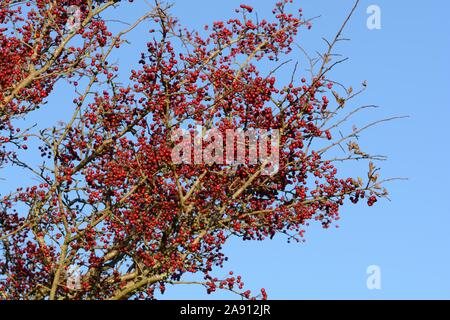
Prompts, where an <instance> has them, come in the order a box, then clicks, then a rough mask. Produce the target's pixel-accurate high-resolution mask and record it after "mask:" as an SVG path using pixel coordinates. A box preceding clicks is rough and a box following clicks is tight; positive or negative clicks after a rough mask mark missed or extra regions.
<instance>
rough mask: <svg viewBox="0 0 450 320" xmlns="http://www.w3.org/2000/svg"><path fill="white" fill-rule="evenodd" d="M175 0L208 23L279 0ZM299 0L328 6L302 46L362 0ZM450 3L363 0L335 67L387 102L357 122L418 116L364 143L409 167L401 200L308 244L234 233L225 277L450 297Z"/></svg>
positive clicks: (372, 98) (44, 118) (338, 74)
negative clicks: (371, 23) (372, 284)
mask: <svg viewBox="0 0 450 320" xmlns="http://www.w3.org/2000/svg"><path fill="white" fill-rule="evenodd" d="M173 2H174V8H173V10H172V12H173V14H174V15H176V16H178V17H179V18H180V19H181V22H182V23H183V24H185V25H187V26H189V27H191V28H198V29H200V28H201V27H202V26H203V25H204V24H207V23H211V22H213V21H216V20H223V19H227V18H229V17H231V16H233V15H234V11H233V10H234V8H236V7H238V6H239V5H240V4H241V3H245V4H248V5H251V6H253V7H255V10H256V11H257V12H258V14H259V17H263V16H269V15H270V12H271V8H272V7H273V4H274V1H272V0H258V1H257V0H247V1H240V0H239V1H236V0H226V1H224V0H222V1H211V0H189V1H187V0H174V1H173ZM295 4H296V6H300V7H302V8H303V10H304V14H305V16H306V17H315V16H318V15H320V16H321V17H320V18H319V19H317V20H316V21H315V22H314V27H313V29H312V30H310V31H303V33H302V35H301V38H300V43H301V44H302V45H303V47H305V49H307V50H308V51H310V52H314V51H315V50H319V51H323V50H324V48H325V47H324V43H323V41H322V40H321V37H326V38H331V37H332V36H333V35H334V34H335V32H336V30H337V29H338V28H339V26H340V25H341V23H342V21H343V20H344V18H345V17H346V14H347V13H348V11H349V10H350V8H351V6H352V4H353V1H351V0H345V1H344V0H341V1H335V0H303V1H299V0H296V1H295ZM372 4H375V5H378V6H379V7H380V8H381V14H382V16H381V19H382V21H381V23H382V28H381V30H369V29H368V28H367V27H366V20H367V18H368V15H367V13H366V8H367V7H368V6H369V5H372ZM147 8H148V5H147V4H146V2H145V1H142V0H137V1H135V3H134V4H124V5H123V6H122V9H121V11H117V12H112V13H110V15H111V19H113V18H114V19H116V18H120V19H121V20H125V21H129V22H131V21H133V19H134V18H136V17H139V16H140V15H142V14H143V13H144V10H146V9H147ZM449 14H450V3H449V2H448V1H444V0H440V1H438V0H429V1H427V2H425V1H414V2H410V1H400V0H396V1H392V0H391V1H388V0H372V1H366V0H362V2H361V4H360V6H359V9H358V10H357V12H356V13H355V15H354V17H353V19H352V20H351V22H350V24H349V25H348V28H347V29H346V31H345V37H347V38H350V39H351V41H348V42H344V43H342V44H340V45H339V47H338V51H339V52H340V53H342V54H343V55H345V56H348V57H349V58H350V60H349V61H348V62H347V63H346V64H344V65H341V66H339V67H338V68H337V69H336V70H335V71H334V72H333V78H335V79H338V80H340V81H341V82H344V83H346V84H348V85H353V86H354V87H355V88H356V87H358V85H359V84H360V83H361V82H362V81H364V80H367V82H368V84H369V88H368V90H367V91H366V92H365V93H364V94H363V95H362V96H360V97H359V98H358V99H357V100H355V104H361V105H363V104H376V105H379V106H381V107H382V108H380V110H377V111H376V112H374V113H367V114H365V115H364V116H361V117H359V118H358V119H357V120H356V123H364V122H368V121H370V120H374V119H379V118H384V117H386V116H393V115H394V116H396V115H409V116H410V118H409V119H406V120H399V121H395V122H391V123H387V124H384V125H382V126H380V127H377V128H374V129H371V130H370V131H367V132H366V133H365V134H364V135H363V137H362V139H361V146H363V147H364V148H365V150H367V151H371V152H373V153H382V154H385V155H388V156H389V160H388V161H387V162H385V163H383V164H382V167H383V171H382V172H383V175H384V176H385V177H408V178H409V180H408V181H403V182H394V183H392V184H391V185H389V190H390V194H391V199H392V202H389V201H382V202H380V203H378V204H377V205H375V206H374V207H372V208H368V207H367V206H365V205H363V204H361V205H357V206H353V205H347V206H345V207H344V208H343V209H342V220H341V221H340V223H339V224H340V228H339V229H334V228H332V229H329V230H323V229H321V228H319V227H316V226H313V227H311V228H310V229H309V230H308V232H307V233H306V237H307V241H306V243H304V244H288V243H287V242H286V239H285V238H283V237H275V238H274V240H272V241H264V242H242V241H240V240H236V241H231V242H230V243H228V244H227V246H226V248H225V251H226V253H227V254H228V255H229V257H230V260H229V262H228V263H227V264H226V265H225V268H224V269H223V270H218V272H217V275H218V276H221V275H225V274H226V273H227V272H228V271H229V270H233V271H235V273H237V274H240V275H242V277H243V280H244V282H245V283H246V287H248V288H249V289H253V290H255V291H258V290H259V289H260V288H261V287H264V288H265V289H266V290H267V292H268V294H269V298H271V299H450V232H449V230H448V229H449V227H450V205H449V203H448V199H449V198H450V197H449V196H448V193H449V187H448V185H449V181H450V171H449V168H448V162H449V160H448V159H449V158H450V151H449V144H448V141H447V139H448V136H449V133H448V129H447V128H448V122H449V117H450V94H449V89H450V78H449V74H450V73H449V71H450V61H449V59H448V57H450V42H449V41H448V32H449V31H450V19H449V17H448V15H449ZM146 29H148V26H145V25H144V26H142V27H140V28H138V29H137V30H136V31H135V32H133V33H131V34H130V36H129V40H130V41H131V44H130V45H129V46H127V47H125V48H122V49H121V50H120V51H118V52H117V53H116V54H115V56H114V59H116V60H117V61H118V63H119V64H120V65H121V66H122V67H121V68H122V70H125V71H126V70H127V69H130V68H132V67H133V66H136V62H137V61H138V59H139V53H140V52H141V51H144V49H145V43H146V38H145V37H146V36H147V35H148V33H146ZM298 59H299V60H301V59H302V57H298ZM304 67H306V66H304ZM124 74H126V73H124ZM286 76H288V73H286ZM71 100H72V97H71V94H70V91H68V90H67V89H66V88H65V87H64V84H60V85H59V87H58V90H57V92H56V94H55V95H54V96H53V97H52V99H51V100H50V102H49V104H48V106H47V108H46V109H45V110H46V111H38V112H36V113H35V114H34V115H33V120H34V121H36V122H39V123H41V124H45V123H47V122H48V123H49V124H52V123H54V121H55V120H62V119H65V118H66V117H67V114H68V113H67V109H65V106H66V105H71V103H70V101H71ZM356 169H359V168H357V167H356V166H355V167H350V168H347V169H346V171H345V172H350V173H351V172H353V171H352V170H356ZM2 177H3V178H6V181H0V192H4V191H6V189H11V188H12V187H15V186H16V185H20V184H23V179H18V178H17V177H18V175H17V172H13V171H10V172H7V173H6V174H4V175H3V176H2ZM20 177H23V176H20ZM24 179H25V178H24ZM370 265H377V266H379V267H380V268H381V283H382V288H381V290H368V289H367V286H366V279H367V277H368V275H367V274H366V269H367V267H368V266H370ZM161 298H164V299H179V298H180V299H181V298H192V299H207V298H211V299H222V298H236V296H233V295H230V294H229V293H226V292H218V293H216V294H214V295H211V296H209V295H206V293H205V290H204V289H203V288H201V287H195V286H177V287H168V290H167V292H166V294H165V295H164V296H163V297H161Z"/></svg>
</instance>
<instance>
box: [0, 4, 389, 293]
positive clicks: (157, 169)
mask: <svg viewBox="0 0 450 320" xmlns="http://www.w3.org/2000/svg"><path fill="white" fill-rule="evenodd" d="M129 2H132V1H129ZM289 2H292V1H287V0H285V1H281V2H279V3H276V4H275V8H274V10H273V17H271V18H270V19H268V20H266V19H263V20H259V19H257V16H256V15H255V13H254V12H253V8H251V7H249V6H246V5H242V6H241V7H240V8H238V9H237V10H236V17H235V18H231V19H229V20H227V21H224V22H215V23H213V24H212V25H210V26H206V27H205V30H203V31H202V32H196V31H189V30H188V29H186V28H182V27H181V26H180V24H179V22H178V21H177V20H176V19H175V18H174V17H173V16H171V14H170V5H168V4H165V3H161V2H159V1H155V3H154V7H153V8H152V10H150V11H149V12H148V13H146V14H145V15H143V16H142V17H141V18H140V19H138V20H137V21H135V22H134V23H132V24H131V25H130V26H129V28H127V29H126V30H123V31H122V32H119V33H117V34H113V33H112V32H110V31H109V29H108V26H107V23H106V21H105V18H104V12H105V10H120V7H121V6H123V5H131V6H132V5H133V4H127V3H121V2H120V1H92V0H91V1H89V0H88V1H80V0H65V1H54V0H34V1H17V0H5V1H2V4H1V9H0V43H1V46H0V88H1V91H0V118H1V121H0V167H1V168H0V176H1V173H2V172H5V171H6V170H8V168H10V167H12V166H17V167H20V168H22V169H24V170H27V171H29V172H30V173H31V174H32V175H33V176H34V177H35V178H37V179H38V180H39V181H40V182H39V183H37V184H27V185H24V186H23V187H21V188H19V189H17V190H11V192H9V193H7V194H3V195H0V297H1V298H2V299H50V300H52V299H130V298H140V299H143V298H149V299H152V298H155V297H156V295H157V294H158V293H159V292H160V293H164V291H165V286H166V285H167V284H171V285H172V284H180V283H185V282H183V279H182V278H183V275H185V274H187V273H192V274H197V273H199V274H202V276H203V279H204V281H199V282H192V283H193V284H199V285H203V286H205V287H206V289H207V291H208V293H211V292H214V291H216V290H217V289H224V290H230V291H233V292H235V293H237V294H239V295H241V296H242V297H243V298H257V297H261V298H264V299H265V298H266V297H267V294H266V292H265V291H264V290H263V289H262V290H261V292H260V293H256V294H252V293H251V292H250V291H249V290H247V291H245V289H244V288H243V282H242V280H241V277H240V276H234V275H233V274H232V273H231V272H230V274H228V275H225V276H223V277H217V276H216V275H215V274H214V273H215V272H217V270H216V269H217V267H222V265H223V263H224V261H225V260H226V259H227V257H225V256H224V254H223V253H222V249H223V246H224V244H225V243H226V241H227V239H229V238H231V237H238V238H242V239H243V240H263V239H266V238H268V237H269V238H272V237H274V236H275V235H277V234H283V235H286V236H287V237H288V239H289V240H297V241H302V239H303V236H304V235H303V234H304V231H305V229H306V227H307V226H308V224H309V222H310V221H318V222H319V223H321V224H322V225H323V227H324V228H328V227H329V226H330V225H332V224H333V223H334V222H335V221H336V220H338V219H339V210H340V208H341V207H342V205H344V203H346V202H347V201H351V202H353V203H357V202H359V201H360V200H364V201H365V202H367V203H368V205H370V206H371V205H373V204H374V203H375V202H376V201H377V199H378V198H380V197H386V196H387V191H386V190H385V189H384V188H383V187H382V184H383V183H384V182H386V181H387V180H384V181H383V180H381V181H380V179H379V178H378V169H377V168H376V167H375V165H374V164H373V163H372V162H371V160H383V159H384V158H383V157H380V156H372V155H369V154H367V153H365V152H363V151H362V150H361V149H360V147H359V145H358V144H357V141H356V137H357V136H358V135H359V134H360V133H361V132H362V131H363V130H365V129H367V128H369V127H371V126H373V125H375V124H378V123H380V122H382V121H386V120H388V119H383V120H380V121H374V122H370V123H369V124H368V125H364V126H361V128H360V129H357V128H355V129H353V130H352V131H351V132H350V133H348V134H342V133H340V132H341V129H342V126H343V124H344V123H346V122H347V121H348V120H349V119H351V117H352V116H353V115H355V114H356V113H358V112H359V111H362V110H365V109H368V108H372V107H374V106H363V107H358V108H352V107H350V106H349V104H350V102H351V101H350V100H352V99H353V98H354V97H355V96H356V95H358V94H360V93H361V92H362V91H364V89H365V86H366V85H365V84H364V85H362V87H361V90H353V89H352V88H346V87H345V86H344V85H342V84H340V83H339V82H337V81H334V80H331V79H330V77H329V73H330V71H331V70H332V69H333V67H334V66H336V65H337V64H340V63H342V62H344V61H345V59H341V58H339V56H338V55H336V54H335V53H334V48H335V45H336V43H338V42H340V41H341V40H342V32H343V29H344V27H345V25H346V24H347V22H348V20H349V19H350V16H351V15H352V13H353V12H354V11H355V9H356V6H357V5H358V2H359V1H356V3H355V6H354V7H353V9H352V11H351V13H350V15H349V16H348V18H347V19H346V20H345V23H344V24H343V25H342V27H341V28H340V30H339V31H338V33H337V35H336V36H335V37H334V39H332V40H331V41H327V43H326V44H327V48H326V51H325V52H324V53H323V54H320V55H319V56H317V57H314V58H311V57H309V56H307V57H308V58H307V61H308V63H309V65H308V66H309V70H308V71H307V74H306V75H304V76H302V75H301V74H299V73H300V71H299V69H300V68H299V67H300V65H298V64H292V63H291V62H290V61H291V60H286V59H287V58H289V56H292V55H293V54H294V53H295V52H297V53H298V52H299V50H300V49H301V50H300V51H303V49H302V48H301V46H300V44H299V42H298V40H299V39H298V35H299V32H300V31H301V30H302V29H309V28H310V27H311V21H310V20H307V19H305V18H303V15H302V11H301V10H298V11H296V10H295V8H294V7H293V6H292V5H291V4H290V3H289ZM74 7H75V8H77V16H76V18H77V19H78V21H76V23H73V22H74V21H73V19H74V17H73V16H71V14H72V15H73V12H71V13H69V8H74ZM68 21H71V22H72V23H70V24H69V26H70V27H69V28H68ZM141 23H146V24H148V25H149V26H150V27H149V28H151V29H150V30H149V35H148V44H147V51H146V52H144V53H142V55H141V57H136V61H138V60H139V59H140V60H139V67H138V68H136V70H133V71H132V72H131V74H130V75H129V82H128V83H125V84H124V83H121V82H119V81H118V76H119V66H118V65H115V64H114V63H112V62H111V61H110V59H109V57H110V54H111V52H113V51H114V50H116V49H117V48H119V47H121V46H122V45H123V44H124V43H125V42H126V36H127V34H128V33H129V32H130V31H131V30H133V29H134V28H135V27H136V26H137V25H139V24H141ZM267 66H271V68H272V69H271V70H269V71H267ZM286 71H288V72H289V73H290V74H291V76H290V77H288V78H289V79H290V80H289V81H283V80H285V77H280V76H279V73H280V72H284V73H286ZM58 81H66V82H67V84H68V86H71V87H72V88H74V89H75V92H76V93H77V96H76V97H75V99H74V101H73V105H71V106H70V105H69V106H64V108H67V110H68V112H67V114H69V116H68V118H67V120H66V121H65V122H64V123H59V124H55V125H54V126H53V127H50V128H40V127H39V124H36V126H28V127H23V126H24V125H23V123H24V122H23V121H22V122H20V121H19V120H20V119H23V118H25V119H27V117H29V115H30V114H31V113H32V112H33V111H35V110H36V109H39V108H45V107H46V106H45V103H46V101H47V99H48V98H49V96H51V95H52V92H53V88H54V85H55V84H56V83H57V82H58ZM193 123H197V124H201V125H202V126H203V127H204V128H207V129H209V128H216V129H217V130H219V131H221V132H225V131H226V130H230V129H234V130H238V129H244V130H245V129H250V128H262V129H268V130H269V129H277V130H279V132H280V137H279V146H280V147H279V149H280V150H279V164H278V167H277V172H276V173H274V174H272V175H263V174H262V170H263V168H264V166H265V165H266V164H264V163H259V164H250V161H249V162H248V163H244V164H239V165H237V166H236V165H229V164H220V163H219V164H218V163H212V164H205V163H197V164H189V163H175V162H174V161H173V157H172V151H173V148H174V144H175V142H176V141H173V139H172V138H171V137H172V136H173V133H174V132H175V131H176V130H178V129H180V128H184V129H186V130H190V131H191V132H192V134H193V135H194V134H195V125H193ZM206 147H207V146H205V145H203V148H206ZM336 149H337V152H336ZM340 153H342V154H343V155H342V156H340V155H339V154H340ZM39 156H40V157H41V158H42V160H41V161H40V164H39V165H35V164H33V161H30V160H31V158H36V157H39ZM247 160H250V159H247ZM352 160H353V161H354V160H367V161H368V162H370V163H369V170H368V172H367V175H366V176H365V175H362V176H365V177H366V178H365V179H362V178H358V174H357V173H355V176H354V177H342V176H341V175H339V173H338V170H337V164H338V163H345V162H346V161H352ZM34 162H35V161H34ZM24 183H25V182H24ZM73 268H78V271H77V272H78V273H77V274H79V279H76V280H77V281H78V283H76V284H75V285H74V284H73V283H72V284H71V283H70V281H72V280H73V279H72V278H71V275H73V274H71V272H72V271H73Z"/></svg>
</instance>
